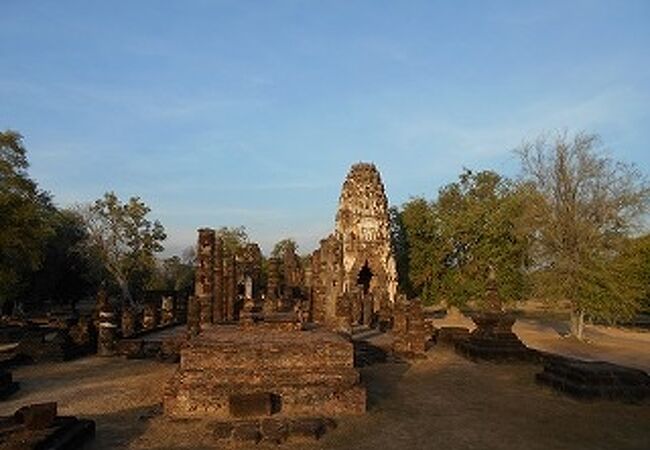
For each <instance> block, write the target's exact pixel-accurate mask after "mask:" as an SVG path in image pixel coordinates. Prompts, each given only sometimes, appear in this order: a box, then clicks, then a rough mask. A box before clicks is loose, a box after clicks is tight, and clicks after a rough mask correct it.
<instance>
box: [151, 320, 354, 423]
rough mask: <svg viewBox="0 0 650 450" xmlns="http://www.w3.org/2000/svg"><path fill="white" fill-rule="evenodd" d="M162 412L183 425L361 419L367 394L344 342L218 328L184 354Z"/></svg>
mask: <svg viewBox="0 0 650 450" xmlns="http://www.w3.org/2000/svg"><path fill="white" fill-rule="evenodd" d="M164 408H165V413H166V414H167V415H168V416H170V417H172V418H177V419H181V418H192V417H196V418H214V419H220V420H233V419H235V418H242V417H246V418H251V419H253V418H264V417H306V416H309V417H313V416H339V415H348V414H363V413H364V412H365V410H366V391H365V388H364V387H363V386H361V385H360V383H359V373H358V372H357V371H356V369H354V367H353V346H352V343H351V342H349V341H348V340H346V339H345V338H343V337H341V336H339V335H336V334H333V333H330V332H327V331H324V330H320V329H316V330H309V331H287V330H279V329H276V328H274V327H271V326H256V327H251V328H249V329H242V328H241V327H239V326H236V325H220V326H212V327H210V328H206V329H205V330H203V331H202V332H201V334H199V335H198V336H197V337H196V338H194V339H192V340H191V341H190V342H189V343H188V346H187V347H186V348H184V349H182V350H181V362H180V367H179V369H178V371H177V372H176V374H175V375H174V376H173V378H172V379H171V380H170V381H169V382H168V384H167V386H166V387H165V395H164Z"/></svg>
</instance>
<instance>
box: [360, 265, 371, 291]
mask: <svg viewBox="0 0 650 450" xmlns="http://www.w3.org/2000/svg"><path fill="white" fill-rule="evenodd" d="M370 280H372V270H370V267H369V266H368V260H366V262H365V264H364V265H363V267H362V268H361V270H360V271H359V274H358V275H357V284H358V285H359V286H361V287H362V289H363V293H364V294H367V293H368V292H369V291H370Z"/></svg>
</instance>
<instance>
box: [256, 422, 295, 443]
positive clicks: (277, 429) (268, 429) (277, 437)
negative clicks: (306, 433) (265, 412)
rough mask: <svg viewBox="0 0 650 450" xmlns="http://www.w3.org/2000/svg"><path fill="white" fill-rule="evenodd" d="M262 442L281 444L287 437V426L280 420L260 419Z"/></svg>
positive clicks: (286, 423)
mask: <svg viewBox="0 0 650 450" xmlns="http://www.w3.org/2000/svg"><path fill="white" fill-rule="evenodd" d="M260 431H261V433H262V440H264V441H267V442H273V443H275V444H281V443H282V442H284V441H286V440H287V437H288V436H289V424H288V422H287V421H286V420H282V419H262V421H261V422H260Z"/></svg>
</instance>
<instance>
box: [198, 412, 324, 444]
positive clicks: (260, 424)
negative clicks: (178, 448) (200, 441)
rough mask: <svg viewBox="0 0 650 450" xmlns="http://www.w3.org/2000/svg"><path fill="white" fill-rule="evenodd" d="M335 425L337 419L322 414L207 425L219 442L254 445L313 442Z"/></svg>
mask: <svg viewBox="0 0 650 450" xmlns="http://www.w3.org/2000/svg"><path fill="white" fill-rule="evenodd" d="M334 428H336V422H335V421H334V420H333V419H328V418H323V417H302V418H295V419H287V418H284V419H282V418H280V419H276V418H269V419H254V420H235V421H226V422H216V423H213V424H211V425H209V426H208V429H209V430H211V431H212V435H213V436H214V438H215V439H216V440H218V441H235V442H240V443H255V444H256V443H258V442H267V443H272V444H281V443H283V442H286V441H304V440H307V441H314V440H318V439H320V438H321V436H323V435H324V434H325V433H326V432H327V431H329V430H331V429H334Z"/></svg>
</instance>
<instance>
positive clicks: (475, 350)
mask: <svg viewBox="0 0 650 450" xmlns="http://www.w3.org/2000/svg"><path fill="white" fill-rule="evenodd" d="M472 320H473V321H474V322H475V323H476V329H475V330H474V331H472V333H470V335H469V337H468V338H467V339H464V340H459V341H457V342H456V343H455V348H456V351H457V352H458V353H460V354H461V355H463V356H465V357H467V358H469V359H471V360H487V361H494V362H517V361H531V360H533V359H535V358H536V356H537V352H535V351H534V350H531V349H529V348H528V347H526V346H525V345H524V343H523V342H521V341H520V340H519V338H518V337H517V335H516V334H514V333H513V332H512V325H513V324H514V323H515V318H514V317H512V316H510V315H509V314H506V313H498V312H497V313H489V312H488V313H482V314H478V315H476V316H475V317H472Z"/></svg>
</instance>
